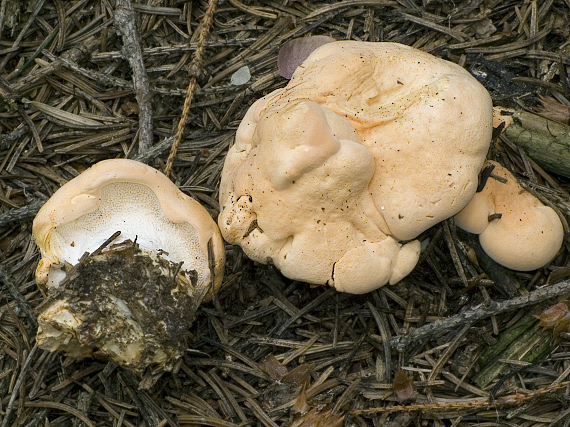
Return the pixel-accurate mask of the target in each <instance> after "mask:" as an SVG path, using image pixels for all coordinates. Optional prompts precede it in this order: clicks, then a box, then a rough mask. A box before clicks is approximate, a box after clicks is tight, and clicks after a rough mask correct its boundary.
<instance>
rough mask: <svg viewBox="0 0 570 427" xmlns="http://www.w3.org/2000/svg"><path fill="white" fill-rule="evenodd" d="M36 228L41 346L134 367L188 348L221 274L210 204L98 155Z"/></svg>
mask: <svg viewBox="0 0 570 427" xmlns="http://www.w3.org/2000/svg"><path fill="white" fill-rule="evenodd" d="M115 232H120V233H117V234H118V236H117V237H116V238H113V239H109V238H110V237H111V236H112V235H113V234H114V233H115ZM33 235H34V238H35V240H36V243H37V244H38V246H39V248H40V252H41V256H42V258H41V260H40V263H39V265H38V267H37V269H36V280H37V283H38V285H39V286H40V288H41V289H42V290H43V292H44V293H45V294H46V296H47V299H46V302H45V303H44V304H43V305H42V310H41V313H40V314H39V317H38V320H39V329H38V334H37V341H38V344H39V345H40V347H42V348H46V349H49V350H52V351H53V350H58V349H59V350H62V351H64V352H65V353H66V354H68V355H71V356H73V357H76V358H83V357H86V356H89V355H91V354H92V353H94V352H95V353H96V354H100V355H103V356H105V357H107V358H109V359H112V360H114V361H115V362H117V363H119V364H122V365H123V366H126V367H128V368H130V369H132V370H134V371H137V372H140V371H142V370H144V369H145V368H146V367H147V366H152V365H158V366H160V367H162V368H169V367H170V365H171V363H172V361H173V360H174V359H175V358H176V357H178V356H180V355H181V354H182V352H183V351H184V350H185V348H186V338H187V334H188V328H189V326H190V324H191V322H192V321H193V318H194V315H195V312H196V309H197V307H198V305H199V304H200V303H201V302H202V301H204V300H208V299H210V298H211V297H212V296H213V294H214V293H215V292H216V291H217V289H218V288H219V286H220V285H221V281H222V277H223V269H224V261H225V252H224V244H223V240H222V237H221V234H220V232H219V229H218V227H217V225H216V223H215V222H214V220H213V219H212V218H211V216H210V215H209V213H208V212H207V211H206V209H204V207H202V206H201V205H200V204H199V203H198V202H197V201H195V200H194V199H192V198H191V197H188V196H187V195H185V194H184V193H182V192H181V191H180V190H178V188H177V187H176V186H175V185H174V184H173V183H172V182H171V181H170V180H169V179H168V178H167V177H166V176H165V175H163V174H162V173H160V172H159V171H157V170H155V169H153V168H151V167H150V166H147V165H145V164H143V163H139V162H136V161H132V160H125V159H117V160H106V161H103V162H100V163H97V164H96V165H94V166H92V167H91V168H89V169H87V170H86V171H85V172H83V173H82V174H81V175H79V176H78V177H76V178H75V179H73V180H71V181H69V182H68V183H67V184H65V185H64V186H62V187H61V188H60V189H59V190H58V191H56V192H55V193H54V195H53V196H52V197H51V198H50V199H49V200H48V202H47V203H46V204H45V205H44V206H43V207H42V208H41V209H40V211H39V212H38V214H37V216H36V218H35V220H34V224H33ZM209 253H213V259H210V258H209Z"/></svg>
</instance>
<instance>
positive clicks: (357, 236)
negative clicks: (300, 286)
mask: <svg viewBox="0 0 570 427" xmlns="http://www.w3.org/2000/svg"><path fill="white" fill-rule="evenodd" d="M491 131H492V103H491V98H490V96H489V94H488V93H487V91H486V90H485V88H484V87H483V86H481V85H480V84H479V83H478V82H477V81H476V79H474V78H473V77H472V76H471V75H470V74H469V73H468V72H467V71H466V70H464V69H463V68H461V67H460V66H458V65H456V64H453V63H450V62H448V61H444V60H442V59H439V58H436V57H434V56H432V55H429V54H427V53H425V52H421V51H419V50H416V49H413V48H411V47H408V46H404V45H400V44H396V43H363V42H350V41H347V42H332V43H328V44H325V45H323V46H321V47H319V48H318V49H316V50H315V51H314V52H313V53H312V54H311V55H310V56H309V57H308V58H307V59H306V60H305V61H304V62H303V63H302V64H301V65H300V66H299V67H298V68H297V70H296V71H295V73H294V74H293V76H292V79H291V81H290V82H289V84H288V85H287V86H286V87H285V88H283V89H278V90H276V91H274V92H272V93H270V94H269V95H267V96H265V97H264V98H261V99H260V100H258V101H257V102H256V103H254V104H253V106H252V107H251V108H250V110H249V111H248V112H247V114H246V115H245V117H244V119H243V121H242V123H241V124H240V126H239V128H238V131H237V134H236V140H235V144H234V146H233V147H232V148H231V149H230V151H229V153H228V155H227V157H226V162H225V165H224V170H223V172H222V180H221V186H220V205H221V208H222V211H221V214H220V216H219V218H218V224H219V225H220V229H221V231H222V234H223V236H224V238H225V239H226V240H227V241H228V242H230V243H234V244H239V245H240V246H241V247H242V248H243V249H244V251H245V253H246V254H247V255H248V256H249V257H250V258H252V259H254V260H256V261H259V262H263V263H273V264H275V265H276V266H277V267H278V268H279V269H280V270H281V272H282V273H283V274H284V275H285V276H287V277H290V278H293V279H298V280H303V281H306V282H309V283H316V284H329V285H331V286H334V287H336V288H337V289H338V290H341V291H345V292H351V293H364V292H368V291H370V290H373V289H375V288H378V287H380V286H383V285H384V284H386V283H396V282H397V281H399V280H401V279H402V278H403V277H405V276H406V275H407V274H409V273H410V271H411V270H412V269H413V268H414V266H415V264H416V262H417V260H418V257H419V252H420V244H419V242H417V241H415V240H413V239H414V238H415V237H417V236H418V235H419V234H420V233H421V232H423V231H424V230H426V229H428V228H429V227H431V226H432V225H434V224H436V223H438V222H439V221H441V220H443V219H445V218H448V217H450V216H452V215H454V214H455V213H457V212H459V210H461V209H462V208H463V207H464V206H465V205H466V204H467V203H468V202H469V200H470V199H471V197H472V196H473V194H474V193H475V190H476V187H477V175H478V172H479V170H480V168H481V166H482V164H483V162H484V160H485V155H486V152H487V150H488V147H489V143H490V140H491Z"/></svg>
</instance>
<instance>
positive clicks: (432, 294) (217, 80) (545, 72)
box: [0, 0, 570, 427]
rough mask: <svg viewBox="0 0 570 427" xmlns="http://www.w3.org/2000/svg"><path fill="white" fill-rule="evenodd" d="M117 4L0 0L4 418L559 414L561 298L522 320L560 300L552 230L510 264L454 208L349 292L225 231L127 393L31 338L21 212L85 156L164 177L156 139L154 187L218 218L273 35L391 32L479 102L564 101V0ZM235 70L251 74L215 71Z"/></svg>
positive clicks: (563, 376) (386, 36)
mask: <svg viewBox="0 0 570 427" xmlns="http://www.w3.org/2000/svg"><path fill="white" fill-rule="evenodd" d="M129 4H130V1H126V0H94V1H89V0H72V1H71V0H53V1H48V0H31V1H21V0H18V1H6V0H2V1H0V95H1V98H2V99H1V102H0V283H1V287H0V418H1V419H2V423H1V427H6V426H12V425H14V426H15V425H22V426H36V425H37V426H53V427H54V426H96V425H98V426H129V427H131V426H153V427H154V426H177V425H180V426H214V427H232V426H266V427H270V426H301V425H302V426H305V427H308V426H337V425H339V426H340V425H346V426H393V427H404V426H408V425H413V426H454V427H460V426H465V427H467V426H505V425H508V426H512V427H531V426H551V427H554V426H559V427H563V426H564V427H568V426H569V425H570V344H569V342H570V341H568V337H569V336H570V335H568V332H567V331H566V328H565V327H566V326H567V323H568V322H570V313H569V311H570V308H569V307H568V305H561V306H559V307H560V313H561V321H562V323H561V325H562V326H564V327H560V328H559V329H560V331H557V332H560V333H559V334H558V335H559V336H556V337H555V336H553V333H552V330H545V329H544V328H542V327H541V326H539V324H538V323H539V321H538V319H537V318H536V317H534V316H533V315H538V314H540V313H541V312H542V311H543V310H545V309H546V308H548V307H550V306H552V305H554V304H556V303H560V302H561V301H564V300H565V299H568V298H569V296H570V282H569V281H568V279H567V278H568V277H570V264H569V261H570V257H569V253H568V243H566V244H565V246H564V248H563V249H562V251H561V252H560V254H559V255H558V256H557V257H556V258H555V259H554V260H553V261H552V263H551V264H550V265H549V266H547V267H545V268H542V269H540V270H537V271H532V272H528V273H521V272H514V271H511V270H508V269H506V268H502V267H500V266H498V265H497V264H494V263H493V262H492V261H491V260H488V259H485V258H484V255H483V254H482V253H481V252H480V249H479V248H478V243H477V239H476V238H473V236H470V235H468V234H467V233H464V232H462V231H461V230H459V229H457V228H456V227H455V226H454V224H453V221H452V220H446V221H444V222H443V223H441V224H439V225H437V226H435V227H433V228H431V229H430V230H428V231H426V232H425V233H424V234H422V236H421V239H422V240H426V239H429V242H430V243H429V245H428V247H427V249H426V250H425V251H424V252H423V254H422V256H421V259H420V262H419V264H418V266H417V267H416V269H415V270H414V272H413V273H412V274H410V275H409V276H408V277H406V278H405V279H404V280H402V281H401V282H399V283H398V284H397V285H393V286H385V287H383V288H381V289H379V290H376V291H374V292H371V293H369V294H366V295H349V294H343V293H339V292H337V291H336V290H334V289H332V288H327V287H314V286H310V285H308V284H306V283H300V282H298V281H292V280H289V279H287V278H285V277H283V276H282V275H281V274H280V273H279V272H278V271H277V270H276V269H274V268H273V267H271V266H265V265H260V264H256V263H254V262H252V261H250V260H248V259H247V257H245V255H244V254H243V252H242V251H241V249H240V248H239V247H233V246H230V245H228V246H227V266H226V275H225V278H224V283H223V285H222V289H221V291H220V292H219V293H218V295H217V297H216V299H215V300H214V301H213V302H211V303H207V304H203V305H202V307H201V308H200V310H199V312H198V316H197V319H196V321H195V322H194V324H193V326H192V329H191V332H192V342H191V343H190V348H189V350H188V352H187V354H185V355H184V357H182V358H181V359H180V360H179V361H178V362H177V363H176V364H175V366H174V369H173V370H172V372H166V373H163V374H161V375H158V374H156V375H155V374H153V373H149V374H148V375H146V376H145V377H144V378H143V379H142V387H141V378H137V377H136V376H135V375H134V374H132V373H130V372H129V371H126V370H124V369H122V368H119V367H117V366H116V365H115V364H113V363H110V362H109V363H108V362H105V361H104V360H95V359H85V360H83V361H75V360H72V359H70V358H68V357H65V356H64V355H62V354H61V353H60V352H54V353H50V352H48V351H44V350H42V349H40V348H38V347H37V346H36V345H35V334H36V330H37V322H36V316H37V313H36V312H35V310H36V307H38V305H39V304H40V303H41V302H42V300H43V297H42V294H41V293H40V291H39V290H38V289H37V287H36V284H35V279H34V270H35V267H36V265H37V263H38V260H39V253H38V250H37V247H36V245H35V243H34V241H33V239H32V236H31V225H32V220H33V217H34V215H35V213H36V212H37V210H38V209H39V207H40V206H41V205H42V204H43V203H44V202H45V201H46V200H47V199H48V198H49V197H50V196H51V195H52V194H53V193H54V192H55V190H56V189H57V188H59V187H60V186H61V185H62V184H64V183H66V182H67V181H69V180H71V179H72V178H74V177H75V176H77V175H79V174H80V173H81V172H82V171H83V170H85V169H86V168H87V167H89V166H90V165H92V164H94V163H96V162H98V161H100V160H103V159H109V158H131V159H137V160H140V161H143V162H145V163H147V164H149V165H151V166H153V167H155V168H157V169H160V170H163V171H164V170H165V168H167V169H170V166H169V164H168V163H169V161H168V157H169V154H170V153H172V154H173V163H172V166H171V172H170V178H171V179H172V181H173V182H175V183H176V184H177V185H178V186H179V187H180V189H181V190H182V191H183V192H185V193H187V194H188V195H191V196H192V197H194V198H196V199H198V200H199V201H200V202H201V203H202V204H203V205H204V206H206V208H207V209H208V211H209V212H210V213H211V215H212V216H213V217H214V218H215V217H217V215H218V213H219V205H218V201H217V192H218V186H219V180H220V173H221V169H222V166H223V162H224V157H225V154H226V153H227V150H228V148H229V147H230V145H231V144H232V142H233V137H234V134H235V131H236V129H237V126H238V125H239V123H240V120H241V118H242V117H243V116H244V114H245V112H246V111H247V109H248V108H249V106H250V105H251V104H252V103H253V102H254V101H255V100H256V99H258V98H260V97H262V96H264V95H266V94H268V93H269V92H271V91H272V90H274V89H277V88H281V87H283V86H285V85H286V84H287V80H286V79H284V78H283V77H280V76H279V74H278V71H277V55H278V50H279V47H280V46H282V45H283V44H284V43H285V42H287V41H288V40H291V39H293V38H296V37H305V36H309V35H329V36H332V37H334V38H336V39H338V40H359V41H374V42H376V41H390V42H398V43H403V44H406V45H410V46H413V47H416V48H418V49H421V50H424V51H426V52H429V53H432V54H434V55H436V56H439V57H442V58H444V59H447V60H449V61H452V62H455V63H458V64H460V65H461V66H463V67H465V68H466V69H467V70H469V71H470V72H471V73H472V74H473V75H474V76H476V77H477V78H478V79H479V81H480V82H481V83H482V84H483V85H484V86H485V87H486V88H487V89H488V90H489V92H490V93H491V95H492V97H493V101H494V103H495V105H498V106H503V107H513V108H517V109H521V110H527V111H537V110H539V109H540V105H541V103H540V99H541V98H540V97H549V98H552V99H553V100H556V102H557V103H559V104H558V105H560V108H561V109H562V110H563V111H566V110H564V108H566V107H567V106H570V103H569V100H570V89H569V87H570V81H569V80H568V72H567V70H568V66H569V65H570V30H569V29H570V2H569V1H568V0H544V1H537V0H533V1H529V0H507V1H504V0H485V1H483V0H456V1H448V0H423V1H421V0H372V1H371V0H344V1H339V2H327V1H314V2H313V1H296V0H283V1H282V0H275V1H274V0H262V1H258V2H254V1H252V2H240V1H239V0H227V1H219V2H218V3H217V4H216V2H214V1H210V2H207V1H204V0H201V1H178V0H162V1H160V0H153V1H148V2H144V3H136V4H134V14H133V13H129V9H128V7H127V6H128V5H129ZM116 17H117V19H115V18H116ZM119 18H120V19H119ZM137 40H138V41H140V46H141V48H142V50H141V52H140V53H137V49H136V48H133V46H136V43H137ZM132 43H134V44H132ZM125 45H127V46H128V48H127V49H124V50H123V49H122V47H123V46H125ZM196 52H198V54H196ZM243 67H247V70H248V71H249V73H250V75H251V77H250V78H249V80H247V81H246V82H243V81H241V82H240V81H237V82H236V80H235V79H234V81H233V83H232V75H234V73H236V71H238V70H240V69H242V72H243V71H244V70H245V69H244V68H243ZM189 70H190V71H191V72H190V73H189ZM145 74H146V76H147V79H146V81H145V79H144V75H145ZM133 75H134V79H133ZM133 82H135V83H133ZM189 85H190V86H191V88H190V90H189V89H188V87H189ZM185 101H186V103H187V104H188V105H189V110H188V120H187V123H186V125H185V127H184V128H181V130H183V132H182V133H180V136H181V140H180V145H179V146H178V147H177V148H176V146H175V148H174V150H173V149H172V146H173V141H174V140H175V139H176V138H175V134H176V130H177V128H178V126H179V121H180V117H181V115H182V112H183V106H184V104H185ZM565 106H566V107H565ZM567 124H568V122H567V121H566V125H567ZM495 136H496V140H495V143H494V146H493V147H494V148H493V150H492V151H491V153H490V156H491V157H492V158H494V159H497V160H499V161H500V162H501V163H503V164H505V165H507V166H508V167H509V168H510V169H511V170H512V171H513V172H515V173H516V175H517V177H518V178H519V180H520V181H521V182H522V183H523V184H524V185H525V187H527V188H532V189H533V190H534V191H535V192H536V193H537V194H538V195H539V196H540V197H541V198H542V199H543V200H544V201H545V202H546V203H548V204H550V205H551V206H553V207H554V208H556V210H557V211H558V213H559V214H560V215H561V217H562V218H565V221H567V219H568V218H569V215H570V196H569V195H568V192H567V191H568V189H570V181H569V180H568V178H567V177H563V176H560V175H557V174H554V173H549V172H548V170H546V171H545V169H547V168H541V167H539V166H538V165H537V164H536V163H535V162H534V161H533V160H532V159H531V158H529V157H528V156H527V155H526V154H525V152H524V151H523V150H522V149H520V148H519V147H518V146H517V145H516V144H515V141H512V140H510V139H509V138H508V137H507V136H506V135H504V134H503V135H500V136H498V135H495ZM565 225H567V224H565ZM566 242H568V240H566ZM473 250H474V251H475V253H476V254H477V258H478V260H479V261H478V263H475V262H474V257H473V256H472V255H473ZM564 320H566V323H564ZM559 326H560V325H559ZM285 372H288V373H290V374H289V375H287V376H286V377H285V378H283V374H284V373H285ZM395 380H396V381H395Z"/></svg>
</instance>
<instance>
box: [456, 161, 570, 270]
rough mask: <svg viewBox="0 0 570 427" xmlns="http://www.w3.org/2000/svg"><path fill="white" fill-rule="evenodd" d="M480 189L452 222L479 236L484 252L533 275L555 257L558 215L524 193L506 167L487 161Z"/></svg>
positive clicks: (558, 241) (558, 245) (559, 244)
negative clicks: (485, 177)
mask: <svg viewBox="0 0 570 427" xmlns="http://www.w3.org/2000/svg"><path fill="white" fill-rule="evenodd" d="M485 169H486V170H487V171H488V173H485V174H484V175H485V176H488V178H487V179H486V181H485V183H484V187H483V188H482V190H481V191H480V192H478V193H476V194H475V196H474V197H473V199H471V201H470V202H469V204H468V205H467V206H466V207H465V208H463V210H462V211H461V212H459V213H458V214H457V215H455V223H456V224H457V225H458V226H459V227H461V228H463V229H464V230H466V231H469V232H470V233H474V234H479V241H480V242H481V247H482V248H483V250H484V251H485V252H486V253H487V254H488V255H489V256H490V257H491V258H493V259H494V260H495V261H497V262H498V263H499V264H502V265H504V266H505V267H508V268H511V269H513V270H521V271H529V270H536V269H537V268H540V267H542V266H544V265H546V264H548V263H549V262H550V261H552V259H553V258H554V257H555V256H556V254H557V253H558V251H559V250H560V248H561V247H562V242H563V240H564V229H563V227H562V222H561V221H560V218H559V217H558V214H557V213H556V212H555V211H554V209H552V208H551V207H549V206H545V205H544V204H543V203H542V202H541V201H540V200H539V199H538V198H536V197H535V196H534V195H533V194H531V193H529V192H528V191H525V190H524V189H523V188H522V187H521V185H520V184H519V183H518V182H517V179H516V178H515V177H514V175H513V174H512V173H510V172H509V171H508V170H507V169H506V168H504V167H503V166H501V165H500V164H499V163H497V162H494V161H490V160H489V161H487V163H486V167H485Z"/></svg>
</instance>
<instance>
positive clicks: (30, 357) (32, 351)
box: [2, 344, 38, 427]
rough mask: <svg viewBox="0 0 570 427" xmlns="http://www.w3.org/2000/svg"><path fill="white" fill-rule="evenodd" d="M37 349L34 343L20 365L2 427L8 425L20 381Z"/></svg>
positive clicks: (24, 375) (22, 379)
mask: <svg viewBox="0 0 570 427" xmlns="http://www.w3.org/2000/svg"><path fill="white" fill-rule="evenodd" d="M37 350H38V346H37V344H34V346H33V347H32V349H31V350H30V354H28V357H27V358H26V361H25V362H24V365H23V366H22V369H21V371H20V375H18V379H17V380H16V384H14V388H13V389H12V390H13V391H12V396H10V401H9V402H8V406H6V413H5V415H4V419H3V420H2V427H6V426H7V425H8V423H9V422H10V418H11V415H12V411H13V410H14V406H15V403H16V398H17V397H18V394H19V392H20V386H21V385H22V381H24V378H25V377H26V375H27V373H28V369H29V367H30V364H31V363H32V360H33V358H34V356H35V355H36V351H37Z"/></svg>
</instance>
